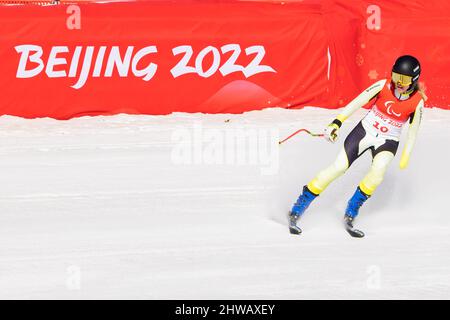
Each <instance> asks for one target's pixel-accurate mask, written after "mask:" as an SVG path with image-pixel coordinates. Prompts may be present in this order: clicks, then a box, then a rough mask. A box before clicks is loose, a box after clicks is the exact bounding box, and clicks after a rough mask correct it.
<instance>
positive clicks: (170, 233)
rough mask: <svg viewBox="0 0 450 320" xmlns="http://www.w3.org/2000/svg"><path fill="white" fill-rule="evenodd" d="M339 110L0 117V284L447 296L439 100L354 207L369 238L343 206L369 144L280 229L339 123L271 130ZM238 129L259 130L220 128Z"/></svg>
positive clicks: (6, 289)
mask: <svg viewBox="0 0 450 320" xmlns="http://www.w3.org/2000/svg"><path fill="white" fill-rule="evenodd" d="M364 112H366V111H364V110H362V111H361V112H360V113H358V114H356V115H354V116H353V117H352V118H351V119H349V120H348V123H346V124H345V126H344V128H343V130H342V137H344V136H345V134H346V133H348V132H349V131H350V130H351V129H352V128H353V126H354V125H355V124H356V122H357V121H358V120H359V119H360V118H361V116H362V115H363V114H364ZM337 113H338V111H337V110H322V109H320V110H317V109H314V108H306V109H303V110H282V109H271V110H264V111H257V112H250V113H247V114H244V115H203V114H173V115H170V116H160V117H156V116H129V115H118V116H113V117H94V118H89V117H84V118H78V119H73V120H70V121H56V120H52V119H36V120H24V119H20V118H15V117H9V116H4V117H1V118H0V179H1V185H2V188H1V192H0V246H1V249H0V298H3V299H5V298H7V299H12V298H31V299H37V298H44V299H45V298H62V299H81V298H86V299H91V298H107V299H108V298H136V299H154V298H160V299H166V298H170V299H188V298H189V299H196V298H199V299H204V298H205V299H206V298H209V299H219V298H223V299H255V298H258V299H259V298H264V299H266V298H267V299H282V298H285V299H305V298H319V299H324V298H331V299H335V298H343V299H350V298H358V299H367V298H400V299H405V298H408V299H409V298H419V299H420V298H426V299H427V298H449V296H450V254H449V252H450V213H449V210H448V209H447V200H448V198H447V197H448V191H447V190H448V181H449V179H450V173H449V170H448V164H449V163H450V152H449V150H448V146H449V144H450V126H449V122H450V112H448V111H443V110H438V109H427V110H426V111H425V114H424V121H423V125H422V127H421V131H420V136H419V138H418V141H417V145H416V149H415V150H414V154H413V157H412V159H411V163H410V167H409V168H408V169H407V170H406V171H400V170H399V169H398V161H399V157H398V156H397V157H396V159H395V160H394V163H393V165H392V166H391V167H390V170H389V171H388V173H387V175H386V179H385V181H384V182H383V184H382V186H381V187H380V189H379V190H377V192H376V194H375V195H374V196H373V197H372V198H371V199H370V200H369V201H368V202H367V205H365V206H364V207H363V209H362V211H361V217H360V218H359V220H358V222H357V225H358V227H360V228H361V229H362V230H364V231H365V232H366V238H364V239H353V238H350V237H349V236H348V235H347V234H346V232H345V231H344V230H343V229H342V227H341V218H342V215H343V211H344V209H345V205H346V202H347V200H348V198H349V197H350V196H351V195H352V193H353V191H354V189H355V187H356V186H357V184H358V181H359V180H360V179H361V178H362V177H363V176H364V174H365V172H366V170H367V168H368V166H369V164H370V156H369V154H366V155H365V156H364V157H363V158H361V159H360V160H359V161H357V162H356V163H355V164H354V165H353V166H352V168H351V169H350V170H349V171H348V173H347V174H346V175H345V176H344V177H342V178H341V179H340V180H338V181H336V182H335V183H333V184H332V185H331V186H330V187H329V189H327V190H326V191H325V192H324V193H323V194H322V195H321V196H320V199H318V200H317V201H316V202H315V203H313V204H312V205H311V207H310V210H309V211H308V212H307V214H306V215H305V217H304V219H303V220H302V225H303V231H304V233H303V234H302V235H301V236H300V237H298V236H292V235H290V234H289V233H288V231H287V227H286V212H287V211H288V210H289V208H290V206H291V204H292V202H293V201H294V200H295V198H296V197H297V196H298V193H299V191H300V190H301V187H302V186H303V185H304V184H305V183H306V182H307V181H308V180H309V179H310V178H312V177H313V176H314V174H315V173H316V172H317V171H318V170H319V169H321V168H323V167H324V166H325V165H328V164H329V163H330V162H331V161H332V160H333V158H334V157H335V155H336V154H337V152H338V150H339V148H340V147H341V146H342V141H343V139H341V140H340V141H339V143H336V144H334V145H333V144H330V143H328V142H326V141H324V140H323V139H320V138H313V137H310V136H307V135H304V134H300V135H298V136H297V137H295V138H293V139H291V140H290V141H288V142H286V143H285V144H283V145H282V146H281V147H279V146H278V145H277V144H276V138H277V137H276V134H279V135H280V137H285V136H286V135H288V134H290V133H291V132H293V131H295V130H296V129H297V128H300V127H306V128H309V129H311V130H313V131H321V130H322V129H323V127H324V125H326V124H327V123H328V122H329V121H331V120H332V119H333V118H334V117H335V115H336V114H337ZM406 131H407V130H404V132H403V134H405V133H406ZM242 132H243V133H244V134H248V135H249V136H255V134H256V136H257V138H258V139H259V138H261V139H262V140H257V141H256V143H255V141H253V142H252V140H251V139H250V140H248V141H247V140H246V138H242V136H239V137H241V138H237V140H233V138H230V141H232V142H230V141H228V142H224V141H225V138H224V137H227V136H232V134H241V133H242ZM186 137H188V138H190V139H191V140H189V139H188V138H186ZM264 137H266V138H267V141H266V142H264V139H263V138H264ZM199 141H200V142H199ZM205 141H206V142H205ZM208 141H209V143H208ZM211 141H213V142H214V143H211ZM233 141H234V142H233ZM239 141H240V142H242V141H243V142H244V144H242V145H240V146H236V148H234V145H233V143H236V145H239ZM246 141H247V142H248V144H246ZM261 141H262V142H261ZM268 141H272V143H269V142H268ZM221 143H223V144H221ZM402 146H403V145H401V146H400V147H402ZM263 147H264V148H265V149H264V148H263ZM263 149H264V150H265V151H266V152H265V153H264V152H263V151H264V150H263ZM183 150H184V151H183ZM186 150H187V151H186ZM233 150H234V151H233ZM251 150H253V151H255V150H256V151H255V152H254V153H251V152H252V151H251ZM261 150H262V151H261ZM260 151H261V152H260ZM183 152H184V153H183ZM189 152H190V153H189ZM221 152H222V153H221ZM223 152H224V154H223ZM233 152H234V154H233ZM246 152H247V155H248V158H246V159H244V160H242V159H241V160H242V161H238V160H236V159H237V157H235V156H236V154H241V155H246ZM180 154H181V155H180ZM263 154H265V155H266V156H263ZM251 155H253V156H255V158H253V160H249V159H250V158H251ZM267 155H268V156H267ZM226 157H228V158H226ZM224 159H225V160H224ZM227 159H228V160H227ZM183 161H184V162H183ZM214 161H216V162H217V163H214ZM221 161H222V162H224V163H222V164H221V163H220V162H221Z"/></svg>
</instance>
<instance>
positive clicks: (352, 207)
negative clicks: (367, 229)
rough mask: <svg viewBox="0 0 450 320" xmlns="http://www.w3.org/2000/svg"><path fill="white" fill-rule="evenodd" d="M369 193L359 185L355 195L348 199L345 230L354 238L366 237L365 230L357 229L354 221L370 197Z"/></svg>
mask: <svg viewBox="0 0 450 320" xmlns="http://www.w3.org/2000/svg"><path fill="white" fill-rule="evenodd" d="M369 197H370V196H369V195H367V194H365V193H364V192H362V191H361V189H360V188H359V187H358V188H357V189H356V191H355V193H354V194H353V196H352V197H351V198H350V200H349V201H348V205H347V209H346V210H345V216H344V226H345V230H347V232H348V233H349V234H350V235H351V236H352V237H354V238H362V237H364V232H362V231H361V230H358V229H355V228H354V227H353V221H354V220H355V218H356V216H357V215H358V213H359V209H360V208H361V206H362V205H363V204H364V202H366V200H367V199H369Z"/></svg>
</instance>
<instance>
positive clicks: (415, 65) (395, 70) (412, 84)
mask: <svg viewBox="0 0 450 320" xmlns="http://www.w3.org/2000/svg"><path fill="white" fill-rule="evenodd" d="M420 69H421V68H420V63H419V60H417V59H416V58H414V57H413V56H408V55H406V56H401V57H399V58H398V59H397V60H396V61H395V64H394V66H393V67H392V82H394V83H395V84H401V85H402V86H408V91H407V93H411V92H413V91H415V90H417V88H418V82H419V77H420V71H421V70H420Z"/></svg>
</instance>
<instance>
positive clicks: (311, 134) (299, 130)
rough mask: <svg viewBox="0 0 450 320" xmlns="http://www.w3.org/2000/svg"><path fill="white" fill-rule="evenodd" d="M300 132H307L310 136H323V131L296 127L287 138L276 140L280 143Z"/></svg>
mask: <svg viewBox="0 0 450 320" xmlns="http://www.w3.org/2000/svg"><path fill="white" fill-rule="evenodd" d="M300 132H306V133H307V134H309V135H310V136H312V137H323V136H324V134H323V133H312V132H311V131H309V130H307V129H298V130H297V131H295V132H294V133H293V134H291V135H290V136H288V137H287V138H285V139H283V140H281V141H279V142H278V144H282V143H283V142H285V141H287V140H289V139H290V138H292V137H293V136H295V135H296V134H298V133H300Z"/></svg>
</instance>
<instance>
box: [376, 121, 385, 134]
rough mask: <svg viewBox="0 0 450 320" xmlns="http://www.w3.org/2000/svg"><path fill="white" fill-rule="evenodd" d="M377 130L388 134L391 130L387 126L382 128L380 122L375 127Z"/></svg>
mask: <svg viewBox="0 0 450 320" xmlns="http://www.w3.org/2000/svg"><path fill="white" fill-rule="evenodd" d="M373 126H374V127H375V128H376V129H377V130H380V131H381V132H383V133H386V132H388V131H389V129H388V128H387V127H385V126H380V123H379V122H378V121H375V124H374V125H373Z"/></svg>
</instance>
